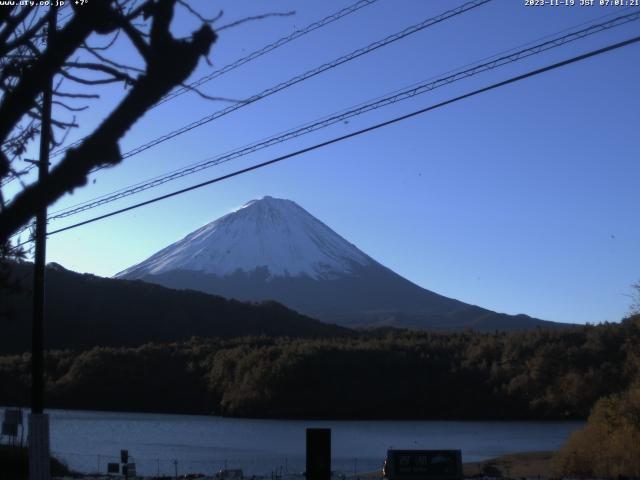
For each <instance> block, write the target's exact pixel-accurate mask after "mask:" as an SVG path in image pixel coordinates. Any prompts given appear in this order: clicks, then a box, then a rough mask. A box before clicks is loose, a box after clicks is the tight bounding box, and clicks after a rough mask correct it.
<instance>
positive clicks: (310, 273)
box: [116, 196, 560, 331]
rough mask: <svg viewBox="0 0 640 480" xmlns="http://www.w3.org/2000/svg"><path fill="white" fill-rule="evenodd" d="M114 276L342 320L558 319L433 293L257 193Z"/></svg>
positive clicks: (449, 326) (457, 325)
mask: <svg viewBox="0 0 640 480" xmlns="http://www.w3.org/2000/svg"><path fill="white" fill-rule="evenodd" d="M116 278H122V279H129V280H143V281H146V282H150V283H156V284H160V285H163V286H165V287H169V288H175V289H192V290H199V291H203V292H206V293H212V294H216V295H221V296H224V297H229V298H235V299H238V300H245V301H262V300H276V301H279V302H281V303H283V304H285V305H286V306H288V307H290V308H293V309H295V310H298V311H299V312H301V313H304V314H306V315H309V316H312V317H314V318H317V319H319V320H322V321H326V322H331V323H337V324H339V325H343V326H348V327H371V326H394V327H399V328H411V329H428V330H460V329H465V328H472V329H475V330H481V331H494V330H525V329H531V328H535V327H538V326H549V327H551V326H557V325H560V324H556V323H554V322H547V321H543V320H538V319H534V318H531V317H529V316H526V315H515V316H513V315H507V314H501V313H496V312H492V311H490V310H486V309H484V308H481V307H477V306H474V305H469V304H466V303H463V302H461V301H458V300H454V299H451V298H447V297H444V296H442V295H438V294H436V293H434V292H431V291H429V290H426V289H424V288H421V287H419V286H418V285H415V284H414V283H412V282H410V281H409V280H407V279H405V278H403V277H401V276H400V275H398V274H396V273H394V272H393V271H391V270H390V269H388V268H386V267H384V266H383V265H381V264H380V263H378V262H376V261H375V260H374V259H373V258H371V257H369V256H368V255H367V254H365V253H363V252H362V251H361V250H359V249H358V248H357V247H356V246H355V245H353V244H351V243H349V242H348V241H347V240H345V239H344V238H342V237H341V236H340V235H338V234H337V233H336V232H334V231H333V230H331V229H330V228H329V227H328V226H327V225H325V224H324V223H322V222H321V221H320V220H318V219H317V218H315V217H314V216H312V215H311V214H309V213H308V212H307V211H306V210H304V209H303V208H302V207H300V206H298V205H297V204H296V203H294V202H292V201H290V200H283V199H277V198H273V197H268V196H267V197H264V198H262V199H259V200H252V201H250V202H248V203H246V204H245V205H243V206H242V207H241V208H240V209H238V210H236V211H234V212H232V213H229V214H227V215H225V216H223V217H221V218H219V219H218V220H216V221H214V222H212V223H209V224H208V225H205V226H204V227H202V228H200V229H198V230H196V231H194V232H192V233H190V234H189V235H187V236H186V237H185V238H183V239H182V240H179V241H177V242H175V243H173V244H171V245H169V246H168V247H166V248H164V249H162V250H160V251H159V252H157V253H155V254H154V255H152V256H151V257H149V258H148V259H146V260H144V261H143V262H141V263H139V264H137V265H134V266H132V267H130V268H127V269H126V270H124V271H122V272H120V273H118V274H117V275H116Z"/></svg>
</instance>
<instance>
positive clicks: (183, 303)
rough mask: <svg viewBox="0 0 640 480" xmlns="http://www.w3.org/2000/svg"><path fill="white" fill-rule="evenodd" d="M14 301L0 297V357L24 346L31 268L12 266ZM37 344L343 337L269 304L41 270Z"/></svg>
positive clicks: (27, 331)
mask: <svg viewBox="0 0 640 480" xmlns="http://www.w3.org/2000/svg"><path fill="white" fill-rule="evenodd" d="M13 270H14V276H15V278H17V279H18V280H19V283H20V284H21V285H22V291H21V292H20V293H10V292H7V291H0V302H1V303H2V305H3V310H9V312H10V314H9V316H8V318H0V333H1V334H0V354H2V353H20V352H24V351H28V350H29V349H30V345H31V343H30V342H31V336H30V335H31V333H30V325H31V296H30V288H31V283H32V280H31V271H32V264H29V263H24V264H14V265H13ZM45 306H46V324H45V342H46V346H47V348H50V349H61V348H62V349H64V348H72V349H87V348H91V347H94V346H107V345H109V346H125V345H126V346H136V345H141V344H143V343H147V342H154V341H162V342H172V341H180V340H187V339H189V338H190V337H192V336H198V337H220V338H228V337H235V336H244V335H262V334H264V335H276V336H278V335H279V336H309V337H315V336H321V337H322V336H325V337H326V336H332V337H333V336H340V335H345V334H349V333H350V331H349V330H347V329H344V328H341V327H337V326H334V325H328V324H325V323H321V322H319V321H316V320H313V319H311V318H309V317H306V316H304V315H300V314H298V313H296V312H294V311H292V310H289V309H288V308H286V307H284V306H282V305H280V304H278V303H275V302H262V303H260V304H251V303H245V302H239V301H235V300H227V299H224V298H222V297H216V296H213V295H208V294H204V293H201V292H194V291H189V290H171V289H168V288H164V287H161V286H158V285H151V284H147V283H143V282H139V281H127V280H113V279H109V278H101V277H96V276H94V275H88V274H84V275H83V274H79V273H75V272H71V271H69V270H65V269H64V268H62V267H59V266H53V267H49V268H48V269H47V294H46V302H45Z"/></svg>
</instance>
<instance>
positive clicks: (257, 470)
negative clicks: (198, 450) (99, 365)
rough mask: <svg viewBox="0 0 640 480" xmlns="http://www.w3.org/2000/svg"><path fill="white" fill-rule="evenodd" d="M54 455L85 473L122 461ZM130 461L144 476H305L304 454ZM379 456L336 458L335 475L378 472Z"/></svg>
mask: <svg viewBox="0 0 640 480" xmlns="http://www.w3.org/2000/svg"><path fill="white" fill-rule="evenodd" d="M52 455H53V456H55V457H56V458H57V459H58V460H60V461H62V462H64V463H65V464H67V466H68V467H69V468H71V469H72V470H75V471H77V472H80V473H85V474H106V473H107V465H108V464H109V463H118V464H120V456H119V455H113V454H105V455H103V454H99V455H98V454H83V453H69V452H59V451H52ZM129 462H130V463H135V464H136V473H137V475H139V476H145V477H171V478H174V477H182V476H184V475H191V474H203V475H206V476H207V477H212V476H214V475H215V474H216V473H217V472H219V471H220V470H235V469H239V470H242V472H243V474H244V476H245V477H249V478H251V477H255V478H273V479H277V478H282V477H288V478H291V477H298V476H299V477H300V478H304V477H303V474H304V470H305V458H304V455H299V456H296V457H277V456H264V457H255V456H254V457H250V456H247V457H244V458H212V459H208V458H204V457H203V456H202V454H200V455H198V456H196V455H193V456H191V457H190V458H189V456H188V455H183V456H181V458H153V457H141V456H137V455H135V451H131V450H129ZM380 468H381V461H380V459H362V458H360V459H359V458H340V457H337V458H333V459H332V471H333V473H334V477H337V478H344V479H347V478H349V479H356V478H359V477H361V476H370V475H371V474H372V473H376V472H379V471H380Z"/></svg>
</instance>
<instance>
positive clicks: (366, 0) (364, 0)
mask: <svg viewBox="0 0 640 480" xmlns="http://www.w3.org/2000/svg"><path fill="white" fill-rule="evenodd" d="M377 1H378V0H359V1H357V2H355V3H353V4H351V5H349V6H348V7H345V8H343V9H342V10H339V11H337V12H335V13H332V14H331V15H328V16H326V17H324V18H322V19H321V20H318V21H316V22H313V23H310V24H309V25H307V26H306V27H304V28H300V29H298V30H295V31H294V32H293V33H291V34H290V35H287V36H284V37H281V38H279V39H278V40H276V41H275V42H272V43H269V44H267V45H265V46H263V47H262V48H260V49H258V50H255V51H253V52H251V53H250V54H249V55H246V56H244V57H242V58H239V59H237V60H235V61H234V62H232V63H229V64H227V65H225V66H224V67H221V68H219V69H218V70H215V71H213V72H211V73H209V74H208V75H205V76H204V77H201V78H199V79H198V80H196V81H194V82H192V83H190V84H189V85H188V87H181V88H179V89H177V90H176V91H174V92H170V93H168V94H167V95H165V96H164V97H163V98H161V99H160V100H159V101H158V102H157V103H156V104H155V105H153V106H152V107H151V108H150V109H149V110H151V109H153V108H155V107H157V106H159V105H161V104H163V103H165V102H168V101H169V100H173V99H174V98H176V97H178V96H180V95H182V94H184V93H186V92H189V91H191V90H192V89H193V88H197V87H199V86H200V85H204V84H205V83H207V82H210V81H211V80H213V79H215V78H218V77H220V76H222V75H224V74H225V73H228V72H230V71H232V70H235V69H236V68H238V67H240V66H242V65H244V64H245V63H248V62H251V61H253V60H255V59H257V58H259V57H261V56H263V55H266V54H267V53H269V52H271V51H273V50H275V49H277V48H280V47H282V46H283V45H286V44H287V43H289V42H292V41H294V40H296V39H298V38H300V37H303V36H304V35H307V34H309V33H311V32H313V31H314V30H317V29H319V28H322V27H324V26H326V25H329V24H331V23H333V22H335V21H337V20H339V19H341V18H343V17H346V16H347V15H350V14H352V13H354V12H357V11H358V10H360V9H362V8H364V7H368V6H369V5H373V4H374V3H376V2H377ZM72 14H73V12H71V13H69V14H67V15H66V16H65V17H63V18H62V19H61V21H64V20H65V19H67V18H69V17H70V16H71V15H72ZM85 139H86V137H83V138H81V139H80V140H77V141H75V142H73V143H71V144H70V145H67V146H66V147H63V148H60V149H58V150H55V151H53V152H51V156H52V157H56V156H59V155H60V154H62V153H64V152H66V151H67V150H69V149H71V148H74V147H77V146H78V145H80V144H81V143H82V142H83V141H84V140H85ZM33 168H34V166H33V164H32V165H29V166H28V167H27V168H26V169H25V170H24V173H28V172H29V171H31V170H32V169H33ZM15 178H16V177H11V178H10V179H5V180H4V181H3V182H1V183H0V187H3V186H4V185H6V184H8V183H10V182H11V181H13V180H14V179H15Z"/></svg>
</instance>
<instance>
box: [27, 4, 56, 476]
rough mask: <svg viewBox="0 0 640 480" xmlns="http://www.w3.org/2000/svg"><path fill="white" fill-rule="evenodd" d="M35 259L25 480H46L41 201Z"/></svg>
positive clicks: (45, 140) (44, 160)
mask: <svg viewBox="0 0 640 480" xmlns="http://www.w3.org/2000/svg"><path fill="white" fill-rule="evenodd" d="M50 8H51V10H50V11H49V12H48V15H49V22H48V29H47V50H49V49H51V48H53V45H52V44H53V37H54V35H55V30H56V17H57V14H58V11H57V9H56V7H53V6H52V7H50ZM52 96H53V76H52V78H50V79H49V81H48V83H47V85H46V87H45V88H44V90H43V92H42V121H41V125H40V158H39V160H38V183H42V182H44V181H45V180H46V178H47V176H48V175H49V146H50V140H51V101H52ZM35 237H36V238H35V258H34V266H33V331H32V335H31V415H30V416H29V480H50V478H51V459H50V457H51V455H50V448H49V416H48V415H45V414H44V341H43V338H44V332H43V327H44V286H45V261H46V245H47V205H46V203H45V202H44V200H42V201H41V204H40V208H39V209H38V213H37V214H36V232H35Z"/></svg>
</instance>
